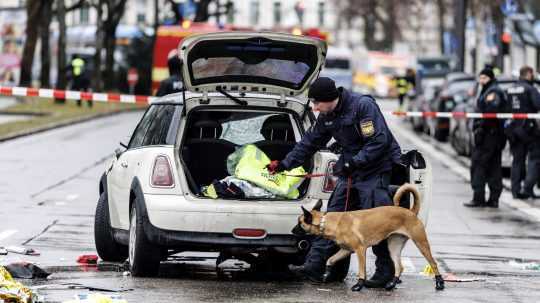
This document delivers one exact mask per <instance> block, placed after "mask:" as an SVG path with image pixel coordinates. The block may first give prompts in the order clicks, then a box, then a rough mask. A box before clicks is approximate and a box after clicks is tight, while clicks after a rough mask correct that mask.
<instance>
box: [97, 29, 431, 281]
mask: <svg viewBox="0 0 540 303" xmlns="http://www.w3.org/2000/svg"><path fill="white" fill-rule="evenodd" d="M325 54H326V44H325V42H324V41H321V40H317V39H312V38H308V37H300V36H292V35H287V34H277V33H248V32H241V33H239V32H234V33H212V34H205V35H198V36H192V37H189V38H187V39H185V40H184V41H183V43H182V44H181V45H180V55H181V57H182V59H183V62H184V65H183V76H184V81H185V87H186V88H187V91H186V92H184V93H177V94H173V95H168V96H165V97H162V98H161V99H160V100H159V102H157V103H154V104H152V105H151V106H150V107H149V108H148V110H147V111H146V113H145V114H144V116H143V117H142V119H141V120H140V122H139V124H138V125H137V127H136V129H135V131H134V132H133V135H132V137H131V140H130V142H129V144H128V146H127V148H126V149H125V150H124V151H117V153H116V157H115V158H114V159H113V161H112V163H111V164H110V166H109V167H108V168H107V170H106V172H105V173H104V174H103V176H102V178H101V181H100V185H99V191H100V198H99V201H98V205H97V209H96V217H95V241H96V248H97V252H98V254H99V256H100V257H101V258H102V259H103V260H105V261H117V262H121V261H124V260H125V259H126V258H128V259H129V264H130V270H131V272H132V274H133V275H134V276H153V275H156V274H157V273H158V271H159V266H160V262H161V261H163V260H166V259H167V257H168V256H170V255H173V254H177V253H179V252H184V251H189V252H192V251H202V252H219V253H220V258H218V263H220V262H221V261H223V260H225V259H229V258H236V259H241V260H246V261H247V262H249V263H250V264H253V263H258V264H262V263H265V262H266V263H268V264H270V263H271V264H272V267H273V268H274V269H276V268H282V269H286V265H287V264H290V263H295V264H298V263H301V262H302V260H303V257H304V255H305V253H306V251H307V249H308V247H309V243H308V241H306V240H305V239H299V238H296V237H295V236H294V235H293V234H292V233H291V229H292V227H294V225H295V224H296V223H297V217H298V215H299V214H300V213H301V209H300V206H304V207H306V208H308V209H309V208H311V206H312V205H313V204H314V203H316V202H317V201H318V200H319V199H322V200H323V201H325V202H326V201H327V200H328V198H329V196H330V193H331V192H332V190H333V188H334V186H335V182H336V180H335V179H334V178H333V177H321V178H312V179H306V180H304V181H303V182H302V183H301V184H300V185H299V186H298V188H297V189H298V195H297V197H295V198H284V197H282V196H276V195H269V196H266V197H257V198H254V197H243V198H237V197H236V198H222V197H218V198H217V199H216V198H210V197H208V196H206V195H204V194H203V192H202V189H203V188H204V186H207V185H209V184H211V183H212V182H213V181H214V180H222V179H224V178H226V177H228V176H229V171H228V170H227V158H228V157H229V155H230V154H231V153H233V152H235V151H236V150H237V149H238V148H239V147H241V146H245V145H246V144H253V145H255V146H256V147H257V148H258V149H260V150H262V151H263V152H264V153H265V154H266V155H267V156H268V158H270V159H272V160H282V159H283V158H284V157H285V155H286V154H287V153H288V152H289V151H290V150H291V149H292V148H293V146H294V145H295V143H296V142H298V141H300V139H301V137H302V134H303V133H304V132H305V131H306V130H307V129H308V128H309V127H310V126H311V125H312V123H313V122H314V119H315V118H314V115H313V113H312V112H311V109H310V107H309V106H308V101H307V98H305V96H304V95H303V92H304V91H305V90H306V89H307V88H308V87H309V84H310V83H311V82H312V81H313V80H314V79H315V78H316V77H317V76H318V74H319V72H320V70H321V68H322V67H323V64H324V59H325ZM336 159H337V156H336V155H335V154H333V153H331V152H330V151H328V150H322V151H319V152H317V153H316V154H315V156H314V157H313V158H312V159H311V160H310V161H309V162H308V163H305V164H304V167H303V168H304V170H305V171H306V172H308V173H314V174H323V173H328V172H330V171H331V168H332V165H333V163H334V162H335V160H336ZM410 160H411V161H410V163H411V165H410V167H405V168H403V169H402V170H400V171H396V172H395V173H394V175H393V184H396V185H399V184H402V183H404V182H411V183H413V184H416V186H417V187H418V189H419V190H420V192H421V194H422V195H423V197H424V200H426V199H427V200H428V201H426V202H429V200H430V199H429V197H431V188H430V185H431V184H430V180H431V176H430V170H429V167H428V166H427V165H426V163H425V161H424V160H423V158H422V156H421V155H420V154H419V153H411V154H410ZM427 205H428V204H427V203H424V204H423V209H422V211H421V215H420V216H421V217H422V218H423V219H424V222H425V218H426V217H427V211H428V207H427ZM348 265H349V264H348V260H346V261H345V262H343V263H342V265H341V266H340V271H341V273H340V274H339V276H341V277H345V276H346V274H347V271H348Z"/></svg>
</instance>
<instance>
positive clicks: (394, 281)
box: [384, 277, 399, 290]
mask: <svg viewBox="0 0 540 303" xmlns="http://www.w3.org/2000/svg"><path fill="white" fill-rule="evenodd" d="M398 283H399V278H398V277H394V278H393V279H392V280H390V281H389V282H388V283H386V285H384V289H386V290H392V289H394V288H396V285H397V284H398Z"/></svg>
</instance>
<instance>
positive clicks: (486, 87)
mask: <svg viewBox="0 0 540 303" xmlns="http://www.w3.org/2000/svg"><path fill="white" fill-rule="evenodd" d="M478 82H479V84H480V85H481V91H480V94H479V96H478V99H477V103H476V112H479V113H503V112H506V111H507V103H506V97H505V94H504V92H503V91H502V89H501V88H500V87H499V85H498V84H497V79H495V75H494V73H493V70H492V69H489V68H485V69H483V70H482V71H481V72H480V75H479V77H478ZM503 126H504V121H501V120H499V119H477V120H475V121H474V124H473V133H474V147H473V151H472V156H471V186H472V189H473V192H474V193H473V199H472V201H470V202H467V203H464V204H463V205H464V206H467V207H484V206H488V207H499V197H500V196H501V192H502V189H503V186H502V167H501V157H502V150H503V149H504V146H505V144H506V137H505V134H504V127H503ZM486 183H487V184H488V186H489V198H488V200H487V203H486V197H485V187H486Z"/></svg>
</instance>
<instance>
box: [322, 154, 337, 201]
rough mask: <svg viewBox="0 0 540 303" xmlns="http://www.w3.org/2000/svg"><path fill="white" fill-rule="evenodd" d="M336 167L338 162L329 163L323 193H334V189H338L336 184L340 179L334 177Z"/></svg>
mask: <svg viewBox="0 0 540 303" xmlns="http://www.w3.org/2000/svg"><path fill="white" fill-rule="evenodd" d="M334 165H336V162H335V161H332V162H328V166H327V167H326V176H325V177H324V184H323V191H324V192H327V193H330V192H333V191H334V188H336V184H337V181H338V178H337V177H336V176H334V175H333V174H334Z"/></svg>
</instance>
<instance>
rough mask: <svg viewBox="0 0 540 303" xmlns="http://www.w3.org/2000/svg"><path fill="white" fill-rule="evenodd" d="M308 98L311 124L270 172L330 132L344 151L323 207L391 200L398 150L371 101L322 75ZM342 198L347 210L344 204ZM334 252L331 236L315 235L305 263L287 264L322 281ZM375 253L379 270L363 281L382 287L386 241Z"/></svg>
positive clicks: (386, 274) (386, 273) (295, 160)
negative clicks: (312, 114) (352, 194)
mask: <svg viewBox="0 0 540 303" xmlns="http://www.w3.org/2000/svg"><path fill="white" fill-rule="evenodd" d="M308 97H309V98H310V100H311V101H312V102H313V109H314V110H316V111H319V112H320V114H319V116H318V118H317V121H316V123H315V125H314V126H313V127H312V128H311V129H310V130H309V131H308V132H307V133H306V134H305V136H304V137H303V138H302V140H301V141H300V142H299V143H297V144H296V146H295V147H294V149H293V150H292V151H291V152H290V153H289V154H288V155H287V156H286V157H285V159H284V160H283V161H280V162H278V161H272V163H271V164H270V165H269V170H270V172H271V173H276V172H281V171H284V170H289V169H291V168H294V167H297V166H300V165H302V164H303V163H304V162H305V161H306V160H308V159H309V158H311V156H312V155H313V154H314V153H315V152H317V150H319V149H321V148H324V147H325V146H326V144H327V143H328V141H329V140H330V139H331V138H332V137H333V138H334V139H336V141H337V142H338V143H339V144H340V145H341V146H342V153H341V155H340V158H339V160H338V162H337V163H336V165H335V168H334V172H336V173H338V174H339V175H340V177H339V181H338V183H337V185H336V188H335V189H334V192H333V193H332V195H331V197H330V200H329V201H328V207H327V210H328V211H346V210H348V211H351V210H358V209H368V208H373V207H378V206H386V205H392V201H391V198H390V193H389V191H388V185H389V183H390V173H391V168H392V165H393V163H399V158H400V155H401V149H400V147H399V145H398V143H397V141H396V140H395V139H394V136H393V135H392V133H391V132H390V129H389V128H388V125H387V124H386V121H385V120H384V118H383V115H382V113H381V110H380V109H379V106H378V105H377V103H376V102H375V100H374V99H373V98H372V97H371V96H367V95H364V96H362V95H358V94H355V93H352V92H350V91H348V90H346V89H344V88H342V87H340V88H339V89H336V86H335V83H334V81H333V80H331V79H329V78H325V77H321V78H318V79H317V80H315V81H314V82H313V84H312V85H311V87H310V89H309V93H308ZM349 184H350V187H349ZM348 188H349V189H352V190H354V191H355V197H357V198H356V199H352V200H351V201H348V202H347V201H346V199H347V196H348V194H347V192H348V190H347V189H348ZM346 202H347V204H348V205H347V206H348V209H345V207H346ZM336 251H337V246H336V245H335V244H334V242H333V241H330V240H326V239H323V238H321V237H318V238H315V239H314V240H313V241H312V243H311V249H310V251H309V252H308V255H307V257H306V260H305V263H304V264H303V265H301V266H294V265H290V267H289V268H290V270H291V271H293V272H295V273H297V274H300V275H303V276H305V277H307V278H309V279H310V280H313V281H320V280H321V278H322V274H323V272H324V268H325V263H326V260H327V259H328V258H329V257H330V256H331V255H332V254H333V253H335V252H336ZM373 252H374V253H375V255H376V256H377V260H376V267H377V269H376V272H375V274H374V275H373V277H372V278H371V279H370V280H368V281H366V284H365V285H366V286H367V287H384V285H385V284H386V282H388V281H390V280H391V279H392V277H393V275H394V266H393V263H392V261H391V259H390V256H389V252H388V246H387V243H386V241H384V242H381V243H379V244H378V245H376V246H373Z"/></svg>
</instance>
